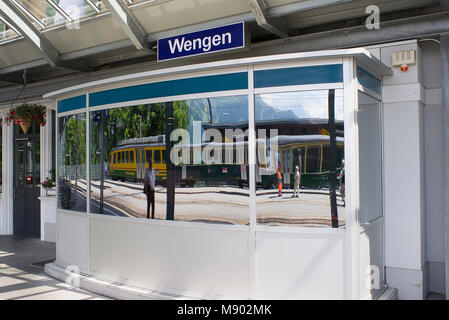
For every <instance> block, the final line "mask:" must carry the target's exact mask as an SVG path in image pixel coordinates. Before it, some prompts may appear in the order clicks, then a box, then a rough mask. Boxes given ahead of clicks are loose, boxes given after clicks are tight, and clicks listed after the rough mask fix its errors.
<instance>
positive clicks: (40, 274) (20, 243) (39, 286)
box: [0, 236, 106, 300]
mask: <svg viewBox="0 0 449 320" xmlns="http://www.w3.org/2000/svg"><path fill="white" fill-rule="evenodd" d="M55 256H56V249H55V244H54V243H50V242H45V241H40V240H39V239H37V238H27V237H18V236H0V300H24V299H26V300H98V299H101V300H103V299H106V298H104V297H101V296H98V295H96V294H92V293H90V292H87V291H84V290H80V289H77V288H74V287H72V286H70V285H68V284H66V283H64V282H60V281H58V280H55V279H53V278H50V277H49V276H47V275H46V274H45V273H44V262H48V261H50V260H54V259H55Z"/></svg>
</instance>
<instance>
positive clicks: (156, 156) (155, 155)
mask: <svg viewBox="0 0 449 320" xmlns="http://www.w3.org/2000/svg"><path fill="white" fill-rule="evenodd" d="M153 159H154V163H162V161H161V150H154V151H153Z"/></svg>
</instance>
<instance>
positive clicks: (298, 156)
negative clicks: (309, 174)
mask: <svg viewBox="0 0 449 320" xmlns="http://www.w3.org/2000/svg"><path fill="white" fill-rule="evenodd" d="M304 155H305V147H300V148H297V149H293V151H292V165H293V167H292V169H293V170H292V172H295V166H298V168H299V171H300V172H301V173H304V171H305V167H304Z"/></svg>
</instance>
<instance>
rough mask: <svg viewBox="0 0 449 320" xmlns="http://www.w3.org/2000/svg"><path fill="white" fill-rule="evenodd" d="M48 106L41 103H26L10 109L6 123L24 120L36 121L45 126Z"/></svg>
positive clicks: (16, 122) (17, 122)
mask: <svg viewBox="0 0 449 320" xmlns="http://www.w3.org/2000/svg"><path fill="white" fill-rule="evenodd" d="M45 118H46V107H45V106H42V105H40V104H28V103H24V104H22V105H20V106H17V107H15V108H12V109H11V110H9V112H8V114H7V115H6V117H5V122H6V124H8V125H9V124H10V123H11V122H14V123H15V124H19V123H21V122H23V121H36V122H37V123H38V124H39V125H41V126H45V124H46V122H45Z"/></svg>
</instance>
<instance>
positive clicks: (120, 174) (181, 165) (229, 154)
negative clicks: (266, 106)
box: [109, 135, 344, 188]
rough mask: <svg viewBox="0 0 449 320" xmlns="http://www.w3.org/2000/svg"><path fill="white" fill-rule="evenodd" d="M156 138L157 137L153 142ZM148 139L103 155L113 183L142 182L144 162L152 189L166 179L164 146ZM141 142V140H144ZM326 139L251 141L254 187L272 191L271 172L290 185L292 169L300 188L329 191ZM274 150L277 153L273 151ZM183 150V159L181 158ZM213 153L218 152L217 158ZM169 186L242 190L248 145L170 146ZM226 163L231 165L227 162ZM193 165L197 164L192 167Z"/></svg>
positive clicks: (340, 141) (341, 153)
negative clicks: (151, 178) (106, 156)
mask: <svg viewBox="0 0 449 320" xmlns="http://www.w3.org/2000/svg"><path fill="white" fill-rule="evenodd" d="M159 137H161V136H159ZM150 138H152V137H148V138H142V139H131V140H127V141H123V142H122V143H121V145H120V146H119V147H117V148H114V149H112V150H111V152H110V155H109V174H110V176H111V178H112V179H113V180H117V179H121V180H133V181H138V180H143V178H144V173H145V168H146V167H147V165H146V162H147V159H148V158H149V157H151V158H152V159H153V167H154V169H155V173H156V183H158V184H164V182H165V181H164V180H165V179H166V172H167V167H166V153H165V143H163V142H162V141H160V140H161V138H158V139H159V140H157V139H156V140H157V141H154V139H153V141H154V142H153V143H150V142H151V141H149V139H150ZM145 139H147V140H145ZM343 140H344V139H343V138H341V137H337V157H336V160H337V168H339V167H341V162H342V159H343V156H344V148H343ZM329 144H330V143H329V136H326V135H295V136H286V135H283V136H278V137H275V138H271V139H268V140H263V139H258V140H257V158H258V165H257V167H256V182H257V184H258V185H259V186H263V187H264V188H272V187H273V186H274V185H276V173H277V167H278V164H279V163H280V170H281V173H282V175H283V179H284V185H289V184H290V185H293V182H294V172H295V169H294V168H295V166H298V167H299V168H300V170H301V174H302V176H301V184H302V186H303V187H307V188H326V187H328V186H329V183H328V173H329V168H330V155H329V149H330V148H329ZM276 146H277V151H276ZM185 150H188V152H189V154H183V152H185ZM217 150H218V151H220V152H219V153H217ZM173 155H174V158H175V159H173V160H174V161H175V177H176V178H175V180H176V181H178V183H179V184H181V185H182V186H184V185H188V186H193V185H194V184H195V183H196V182H200V181H201V182H204V183H205V184H206V185H207V184H211V185H213V184H223V183H226V184H234V185H239V186H243V185H247V184H248V175H249V168H248V142H246V141H245V142H225V143H202V144H194V145H189V144H185V145H179V144H178V145H175V146H174V149H173ZM231 159H232V160H231ZM195 160H198V161H195Z"/></svg>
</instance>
